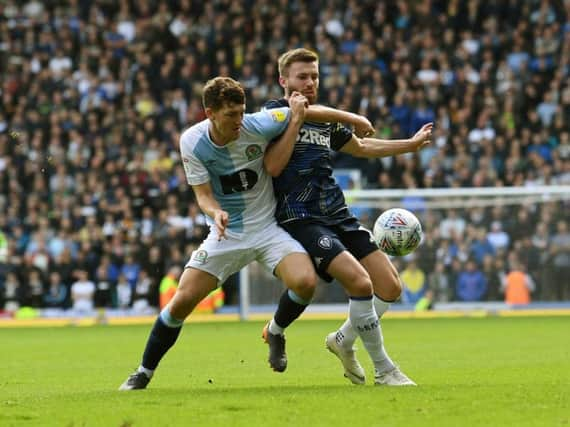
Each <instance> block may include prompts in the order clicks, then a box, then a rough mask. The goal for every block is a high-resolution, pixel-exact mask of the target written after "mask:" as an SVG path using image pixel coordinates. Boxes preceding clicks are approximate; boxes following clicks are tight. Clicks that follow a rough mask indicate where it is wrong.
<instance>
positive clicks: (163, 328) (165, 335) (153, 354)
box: [142, 313, 182, 371]
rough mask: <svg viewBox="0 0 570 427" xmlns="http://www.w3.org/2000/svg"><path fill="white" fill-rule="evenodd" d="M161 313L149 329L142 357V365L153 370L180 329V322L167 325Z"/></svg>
mask: <svg viewBox="0 0 570 427" xmlns="http://www.w3.org/2000/svg"><path fill="white" fill-rule="evenodd" d="M161 315H162V313H161ZM161 315H159V316H158V318H157V319H156V322H154V326H153V327H152V330H151V331H150V335H149V337H148V341H147V342H146V347H145V349H144V354H143V359H142V366H143V367H144V368H146V369H150V370H153V371H154V370H155V369H156V367H157V366H158V363H159V362H160V360H161V359H162V358H163V356H164V355H165V354H166V352H167V351H168V350H169V349H170V347H172V346H173V345H174V343H175V342H176V339H177V338H178V335H179V334H180V330H181V329H182V325H181V324H180V326H175V327H169V326H167V325H166V323H165V322H164V321H163V320H162V318H161Z"/></svg>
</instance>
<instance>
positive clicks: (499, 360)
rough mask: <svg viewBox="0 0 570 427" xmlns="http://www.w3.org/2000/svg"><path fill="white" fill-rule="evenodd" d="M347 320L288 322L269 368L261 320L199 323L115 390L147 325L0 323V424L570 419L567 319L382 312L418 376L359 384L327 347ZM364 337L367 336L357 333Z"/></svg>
mask: <svg viewBox="0 0 570 427" xmlns="http://www.w3.org/2000/svg"><path fill="white" fill-rule="evenodd" d="M340 322H341V321H331V320H326V321H325V320H306V321H298V322H296V323H295V324H293V325H292V326H291V327H290V328H289V330H288V333H287V337H288V342H287V346H288V347H287V348H288V355H289V367H288V369H287V371H286V372H285V373H283V374H278V373H274V372H272V371H271V370H270V369H269V367H268V365H267V362H266V358H267V347H266V345H265V344H263V343H262V341H261V338H260V333H261V328H262V323H260V322H245V323H238V322H228V323H190V324H187V325H186V326H185V328H184V330H183V332H182V335H181V337H180V338H179V340H178V343H177V344H176V346H175V347H174V348H173V349H172V350H171V351H170V353H169V354H168V355H167V356H166V358H165V359H164V360H163V362H162V364H161V366H160V368H159V369H158V371H157V373H156V375H155V378H154V379H153V381H152V382H151V383H150V385H149V388H148V389H147V390H143V391H136V392H118V391H117V387H118V386H119V385H120V384H121V382H122V381H123V380H124V379H125V378H126V376H127V375H128V374H129V373H131V371H132V370H133V369H134V368H135V367H136V366H137V365H138V363H139V361H140V355H141V352H142V350H143V346H144V343H145V341H146V337H147V335H148V332H149V330H150V326H149V325H145V326H96V327H59V328H26V329H21V328H16V329H0V426H13V425H14V426H16V425H22V426H24V425H25V426H51V425H53V426H248V427H250V426H264V427H265V426H295V427H301V426H343V427H344V426H347V427H349V426H350V427H352V426H382V427H386V426H462V427H464V426H541V427H542V426H568V425H570V318H567V317H558V318H555V317H543V318H481V319H477V318H458V319H425V320H419V319H418V320H400V319H387V320H384V321H383V322H382V324H383V330H384V338H385V342H386V345H387V349H388V351H389V353H390V354H391V356H392V358H393V359H394V360H395V361H397V362H398V363H399V364H400V366H401V368H402V369H403V370H404V372H406V373H407V374H408V375H409V376H410V377H412V378H413V379H414V380H415V381H416V382H417V383H418V384H419V386H418V387H407V388H393V387H392V388H387V387H374V386H373V372H372V367H371V363H370V361H369V359H368V358H367V356H366V353H365V352H364V350H363V349H360V350H359V351H358V353H357V354H359V356H360V359H361V361H362V362H363V364H364V366H365V368H366V371H367V375H368V377H367V385H365V386H353V385H351V384H350V383H348V381H347V380H345V379H344V378H343V377H342V370H341V367H340V363H339V362H338V361H337V360H336V358H334V356H333V355H331V354H330V353H328V352H327V351H326V350H325V348H324V337H325V335H326V334H327V333H328V332H329V331H332V330H334V329H335V328H336V327H337V326H338V325H339V324H340ZM359 347H361V345H359Z"/></svg>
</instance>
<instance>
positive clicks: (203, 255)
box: [194, 249, 208, 264]
mask: <svg viewBox="0 0 570 427" xmlns="http://www.w3.org/2000/svg"><path fill="white" fill-rule="evenodd" d="M207 260H208V252H206V251H205V250H203V249H201V250H199V251H196V253H195V254H194V261H196V262H198V263H200V264H206V261H207Z"/></svg>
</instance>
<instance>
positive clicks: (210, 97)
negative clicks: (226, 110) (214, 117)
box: [202, 77, 245, 111]
mask: <svg viewBox="0 0 570 427" xmlns="http://www.w3.org/2000/svg"><path fill="white" fill-rule="evenodd" d="M202 104H203V105H204V108H210V109H212V110H214V111H217V110H219V109H221V108H223V107H224V106H226V105H227V104H238V105H243V104H245V91H244V90H243V87H242V86H241V84H240V83H239V82H237V81H235V80H234V79H232V78H230V77H215V78H213V79H211V80H208V82H207V83H206V85H205V86H204V91H203V92H202Z"/></svg>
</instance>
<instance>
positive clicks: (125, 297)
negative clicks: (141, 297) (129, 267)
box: [115, 273, 133, 309]
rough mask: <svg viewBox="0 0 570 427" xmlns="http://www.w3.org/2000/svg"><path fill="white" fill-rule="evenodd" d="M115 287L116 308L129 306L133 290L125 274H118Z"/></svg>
mask: <svg viewBox="0 0 570 427" xmlns="http://www.w3.org/2000/svg"><path fill="white" fill-rule="evenodd" d="M115 289H116V294H117V300H116V301H117V302H116V306H117V308H120V309H127V308H129V307H130V306H131V298H132V295H133V291H132V289H131V284H130V282H129V281H128V280H127V276H125V275H124V274H123V273H121V274H119V280H118V281H117V286H116V287H115Z"/></svg>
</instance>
